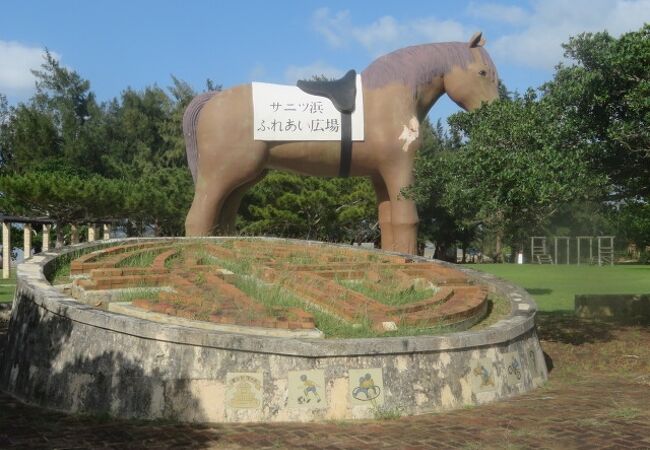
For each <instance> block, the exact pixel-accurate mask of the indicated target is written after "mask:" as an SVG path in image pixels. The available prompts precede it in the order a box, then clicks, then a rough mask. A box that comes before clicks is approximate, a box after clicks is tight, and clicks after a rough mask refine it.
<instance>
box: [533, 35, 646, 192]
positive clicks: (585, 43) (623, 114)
mask: <svg viewBox="0 0 650 450" xmlns="http://www.w3.org/2000/svg"><path fill="white" fill-rule="evenodd" d="M564 48H565V51H566V56H567V57H569V58H570V59H572V60H573V61H574V62H573V63H572V64H571V65H568V66H560V67H559V68H558V70H557V72H556V74H555V76H554V79H553V80H552V81H551V82H549V83H547V84H546V85H545V86H544V93H545V98H546V100H547V101H549V102H552V103H553V104H554V105H555V106H556V107H557V108H558V110H559V116H558V117H561V118H562V120H563V121H564V122H566V126H567V128H569V129H571V130H573V132H574V133H576V134H577V135H578V136H579V139H580V140H581V141H582V142H583V143H584V144H586V149H587V150H588V155H586V158H587V159H588V160H589V161H590V163H591V166H592V167H593V169H594V170H596V171H598V172H599V173H603V174H606V175H607V176H608V177H609V178H610V179H611V182H612V188H611V189H610V194H611V195H612V196H614V197H618V198H630V197H635V196H640V197H646V198H647V197H648V196H649V195H650V127H648V124H649V123H650V71H649V70H648V67H650V24H646V25H645V26H644V27H643V28H641V30H639V31H635V32H630V33H625V34H623V35H621V36H620V37H619V38H614V37H612V36H610V35H609V34H608V33H607V32H602V33H583V34H580V35H578V36H576V37H573V38H571V39H570V40H569V42H568V43H567V44H566V45H565V46H564Z"/></svg>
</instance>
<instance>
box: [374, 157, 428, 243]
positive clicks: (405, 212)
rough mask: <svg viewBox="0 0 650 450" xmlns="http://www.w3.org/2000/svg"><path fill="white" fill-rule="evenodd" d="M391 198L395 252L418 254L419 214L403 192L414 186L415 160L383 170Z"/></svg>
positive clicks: (409, 159)
mask: <svg viewBox="0 0 650 450" xmlns="http://www.w3.org/2000/svg"><path fill="white" fill-rule="evenodd" d="M382 177H383V179H384V182H385V183H386V188H387V190H388V196H389V198H390V216H391V217H390V219H391V228H392V239H393V243H392V244H393V245H392V249H391V250H393V251H397V252H401V253H407V254H409V255H416V254H417V234H418V223H419V222H420V220H419V218H418V212H417V209H416V208H415V202H414V201H413V200H410V199H406V198H404V196H403V195H402V193H401V191H402V189H403V188H405V187H408V186H410V185H412V184H413V160H412V158H408V159H405V160H402V161H400V162H399V163H397V164H393V165H391V166H390V167H388V168H386V169H385V170H382Z"/></svg>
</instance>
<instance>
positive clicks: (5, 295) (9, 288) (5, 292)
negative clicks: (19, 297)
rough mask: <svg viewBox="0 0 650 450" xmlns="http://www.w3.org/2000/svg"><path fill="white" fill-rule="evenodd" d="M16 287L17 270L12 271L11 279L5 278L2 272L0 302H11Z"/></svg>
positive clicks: (0, 277) (0, 275) (0, 276)
mask: <svg viewBox="0 0 650 450" xmlns="http://www.w3.org/2000/svg"><path fill="white" fill-rule="evenodd" d="M15 289H16V272H13V271H12V272H10V276H9V279H7V280H5V279H4V278H2V274H0V303H11V302H12V301H13V299H14V290H15Z"/></svg>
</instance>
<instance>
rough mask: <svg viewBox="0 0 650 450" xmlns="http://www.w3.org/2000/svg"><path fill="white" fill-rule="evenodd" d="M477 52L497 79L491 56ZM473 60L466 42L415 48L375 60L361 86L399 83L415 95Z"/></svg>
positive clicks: (483, 50) (375, 87)
mask: <svg viewBox="0 0 650 450" xmlns="http://www.w3.org/2000/svg"><path fill="white" fill-rule="evenodd" d="M478 49H479V51H480V55H481V57H482V59H483V61H484V62H485V63H486V64H487V65H488V66H489V67H490V69H491V70H493V74H494V76H496V67H495V66H494V63H493V62H492V59H491V58H490V55H488V53H487V52H486V51H485V49H483V47H478ZM472 61H473V57H472V52H471V51H470V47H469V45H468V43H467V42H441V43H436V44H422V45H414V46H412V47H406V48H402V49H399V50H396V51H394V52H392V53H389V54H387V55H384V56H381V57H379V58H377V59H376V60H375V61H373V62H372V63H371V64H370V65H369V66H368V67H366V68H365V70H364V71H363V72H362V73H361V77H362V79H363V85H364V87H368V88H370V89H377V88H380V87H382V86H386V85H388V84H391V83H399V84H402V85H405V86H409V87H411V88H412V89H413V92H415V90H416V89H417V87H418V86H420V85H422V84H425V83H428V82H430V81H431V80H432V79H433V78H435V77H437V76H441V75H444V74H446V73H447V72H449V71H450V70H451V68H452V67H453V66H460V67H461V68H463V69H465V68H466V67H467V65H468V64H470V63H471V62H472Z"/></svg>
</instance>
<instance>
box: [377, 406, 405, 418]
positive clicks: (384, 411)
mask: <svg viewBox="0 0 650 450" xmlns="http://www.w3.org/2000/svg"><path fill="white" fill-rule="evenodd" d="M403 414H404V407H403V406H395V407H387V406H374V407H373V408H372V415H373V417H374V418H375V420H396V419H399V418H400V417H402V415H403Z"/></svg>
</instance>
